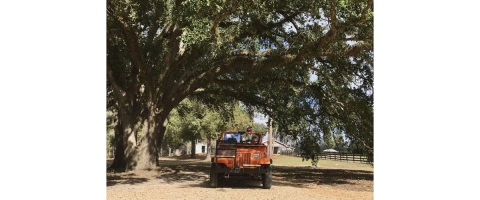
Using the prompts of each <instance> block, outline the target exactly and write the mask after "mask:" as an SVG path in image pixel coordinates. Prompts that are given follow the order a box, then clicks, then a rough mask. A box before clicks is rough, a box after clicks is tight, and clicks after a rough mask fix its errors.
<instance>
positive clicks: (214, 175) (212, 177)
mask: <svg viewBox="0 0 480 200" xmlns="http://www.w3.org/2000/svg"><path fill="white" fill-rule="evenodd" d="M215 171H216V170H215V163H212V167H211V168H210V187H212V188H216V187H217V186H218V174H217V173H216V172H215Z"/></svg>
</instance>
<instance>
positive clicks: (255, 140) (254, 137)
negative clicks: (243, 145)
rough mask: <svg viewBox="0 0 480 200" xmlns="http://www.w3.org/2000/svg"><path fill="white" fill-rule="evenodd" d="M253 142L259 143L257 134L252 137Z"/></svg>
mask: <svg viewBox="0 0 480 200" xmlns="http://www.w3.org/2000/svg"><path fill="white" fill-rule="evenodd" d="M252 144H258V138H257V136H253V137H252Z"/></svg>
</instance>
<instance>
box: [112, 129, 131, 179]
mask: <svg viewBox="0 0 480 200" xmlns="http://www.w3.org/2000/svg"><path fill="white" fill-rule="evenodd" d="M114 130H115V157H114V159H113V163H112V165H110V167H109V169H113V170H118V171H125V169H126V166H127V162H126V160H125V156H124V154H123V152H124V149H125V148H124V147H123V128H122V124H121V123H120V122H119V123H117V125H116V126H115V129H114Z"/></svg>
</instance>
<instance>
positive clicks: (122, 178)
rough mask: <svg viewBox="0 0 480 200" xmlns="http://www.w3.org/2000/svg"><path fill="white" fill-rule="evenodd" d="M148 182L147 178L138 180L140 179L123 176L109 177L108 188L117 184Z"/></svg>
mask: <svg viewBox="0 0 480 200" xmlns="http://www.w3.org/2000/svg"><path fill="white" fill-rule="evenodd" d="M146 181H148V179H147V178H138V177H125V176H121V175H107V187H108V186H113V185H117V184H129V185H134V184H140V183H143V182H146Z"/></svg>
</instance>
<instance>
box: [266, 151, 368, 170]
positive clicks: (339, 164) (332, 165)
mask: <svg viewBox="0 0 480 200" xmlns="http://www.w3.org/2000/svg"><path fill="white" fill-rule="evenodd" d="M272 160H273V165H274V166H275V165H279V166H312V163H311V160H308V161H302V158H301V157H296V156H285V155H274V156H272ZM317 167H320V168H328V169H349V170H365V171H373V166H372V165H370V164H364V163H358V162H356V163H353V162H346V161H335V160H319V161H318V164H317Z"/></svg>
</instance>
